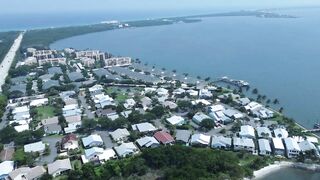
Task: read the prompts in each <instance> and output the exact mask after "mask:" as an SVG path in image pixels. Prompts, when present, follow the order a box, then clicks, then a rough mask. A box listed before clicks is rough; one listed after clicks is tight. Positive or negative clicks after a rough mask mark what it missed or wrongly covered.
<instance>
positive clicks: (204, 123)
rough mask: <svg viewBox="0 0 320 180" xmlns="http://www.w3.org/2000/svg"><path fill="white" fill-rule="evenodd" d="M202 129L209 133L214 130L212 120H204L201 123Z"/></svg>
mask: <svg viewBox="0 0 320 180" xmlns="http://www.w3.org/2000/svg"><path fill="white" fill-rule="evenodd" d="M200 127H201V128H203V129H204V130H206V131H208V130H210V129H212V128H214V122H213V120H212V119H204V120H202V121H201V122H200Z"/></svg>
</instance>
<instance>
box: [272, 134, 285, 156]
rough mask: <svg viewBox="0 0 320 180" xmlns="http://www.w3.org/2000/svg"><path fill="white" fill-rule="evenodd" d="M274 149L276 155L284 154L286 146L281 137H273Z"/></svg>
mask: <svg viewBox="0 0 320 180" xmlns="http://www.w3.org/2000/svg"><path fill="white" fill-rule="evenodd" d="M272 150H273V152H274V154H275V155H280V156H284V154H285V148H284V145H283V142H282V139H281V138H278V137H275V138H272Z"/></svg>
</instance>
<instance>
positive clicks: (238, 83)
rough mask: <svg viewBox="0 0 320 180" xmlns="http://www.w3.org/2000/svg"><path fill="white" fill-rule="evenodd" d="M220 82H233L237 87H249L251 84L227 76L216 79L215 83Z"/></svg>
mask: <svg viewBox="0 0 320 180" xmlns="http://www.w3.org/2000/svg"><path fill="white" fill-rule="evenodd" d="M218 82H223V83H226V84H231V85H234V86H237V87H248V86H250V84H249V83H248V82H246V81H243V80H235V79H230V78H228V77H227V76H224V77H221V78H219V79H217V80H215V81H214V83H218Z"/></svg>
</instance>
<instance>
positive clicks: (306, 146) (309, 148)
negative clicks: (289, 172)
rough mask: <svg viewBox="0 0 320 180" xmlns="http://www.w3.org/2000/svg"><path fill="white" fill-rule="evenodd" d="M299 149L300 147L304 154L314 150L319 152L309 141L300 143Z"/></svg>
mask: <svg viewBox="0 0 320 180" xmlns="http://www.w3.org/2000/svg"><path fill="white" fill-rule="evenodd" d="M299 147H300V149H301V151H302V152H306V151H312V150H315V151H317V148H316V146H315V145H314V144H313V143H312V142H310V141H308V140H304V141H302V142H300V143H299Z"/></svg>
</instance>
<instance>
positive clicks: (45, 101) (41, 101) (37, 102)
mask: <svg viewBox="0 0 320 180" xmlns="http://www.w3.org/2000/svg"><path fill="white" fill-rule="evenodd" d="M46 104H48V98H42V99H35V100H32V101H31V102H30V106H34V107H39V106H43V105H46Z"/></svg>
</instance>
